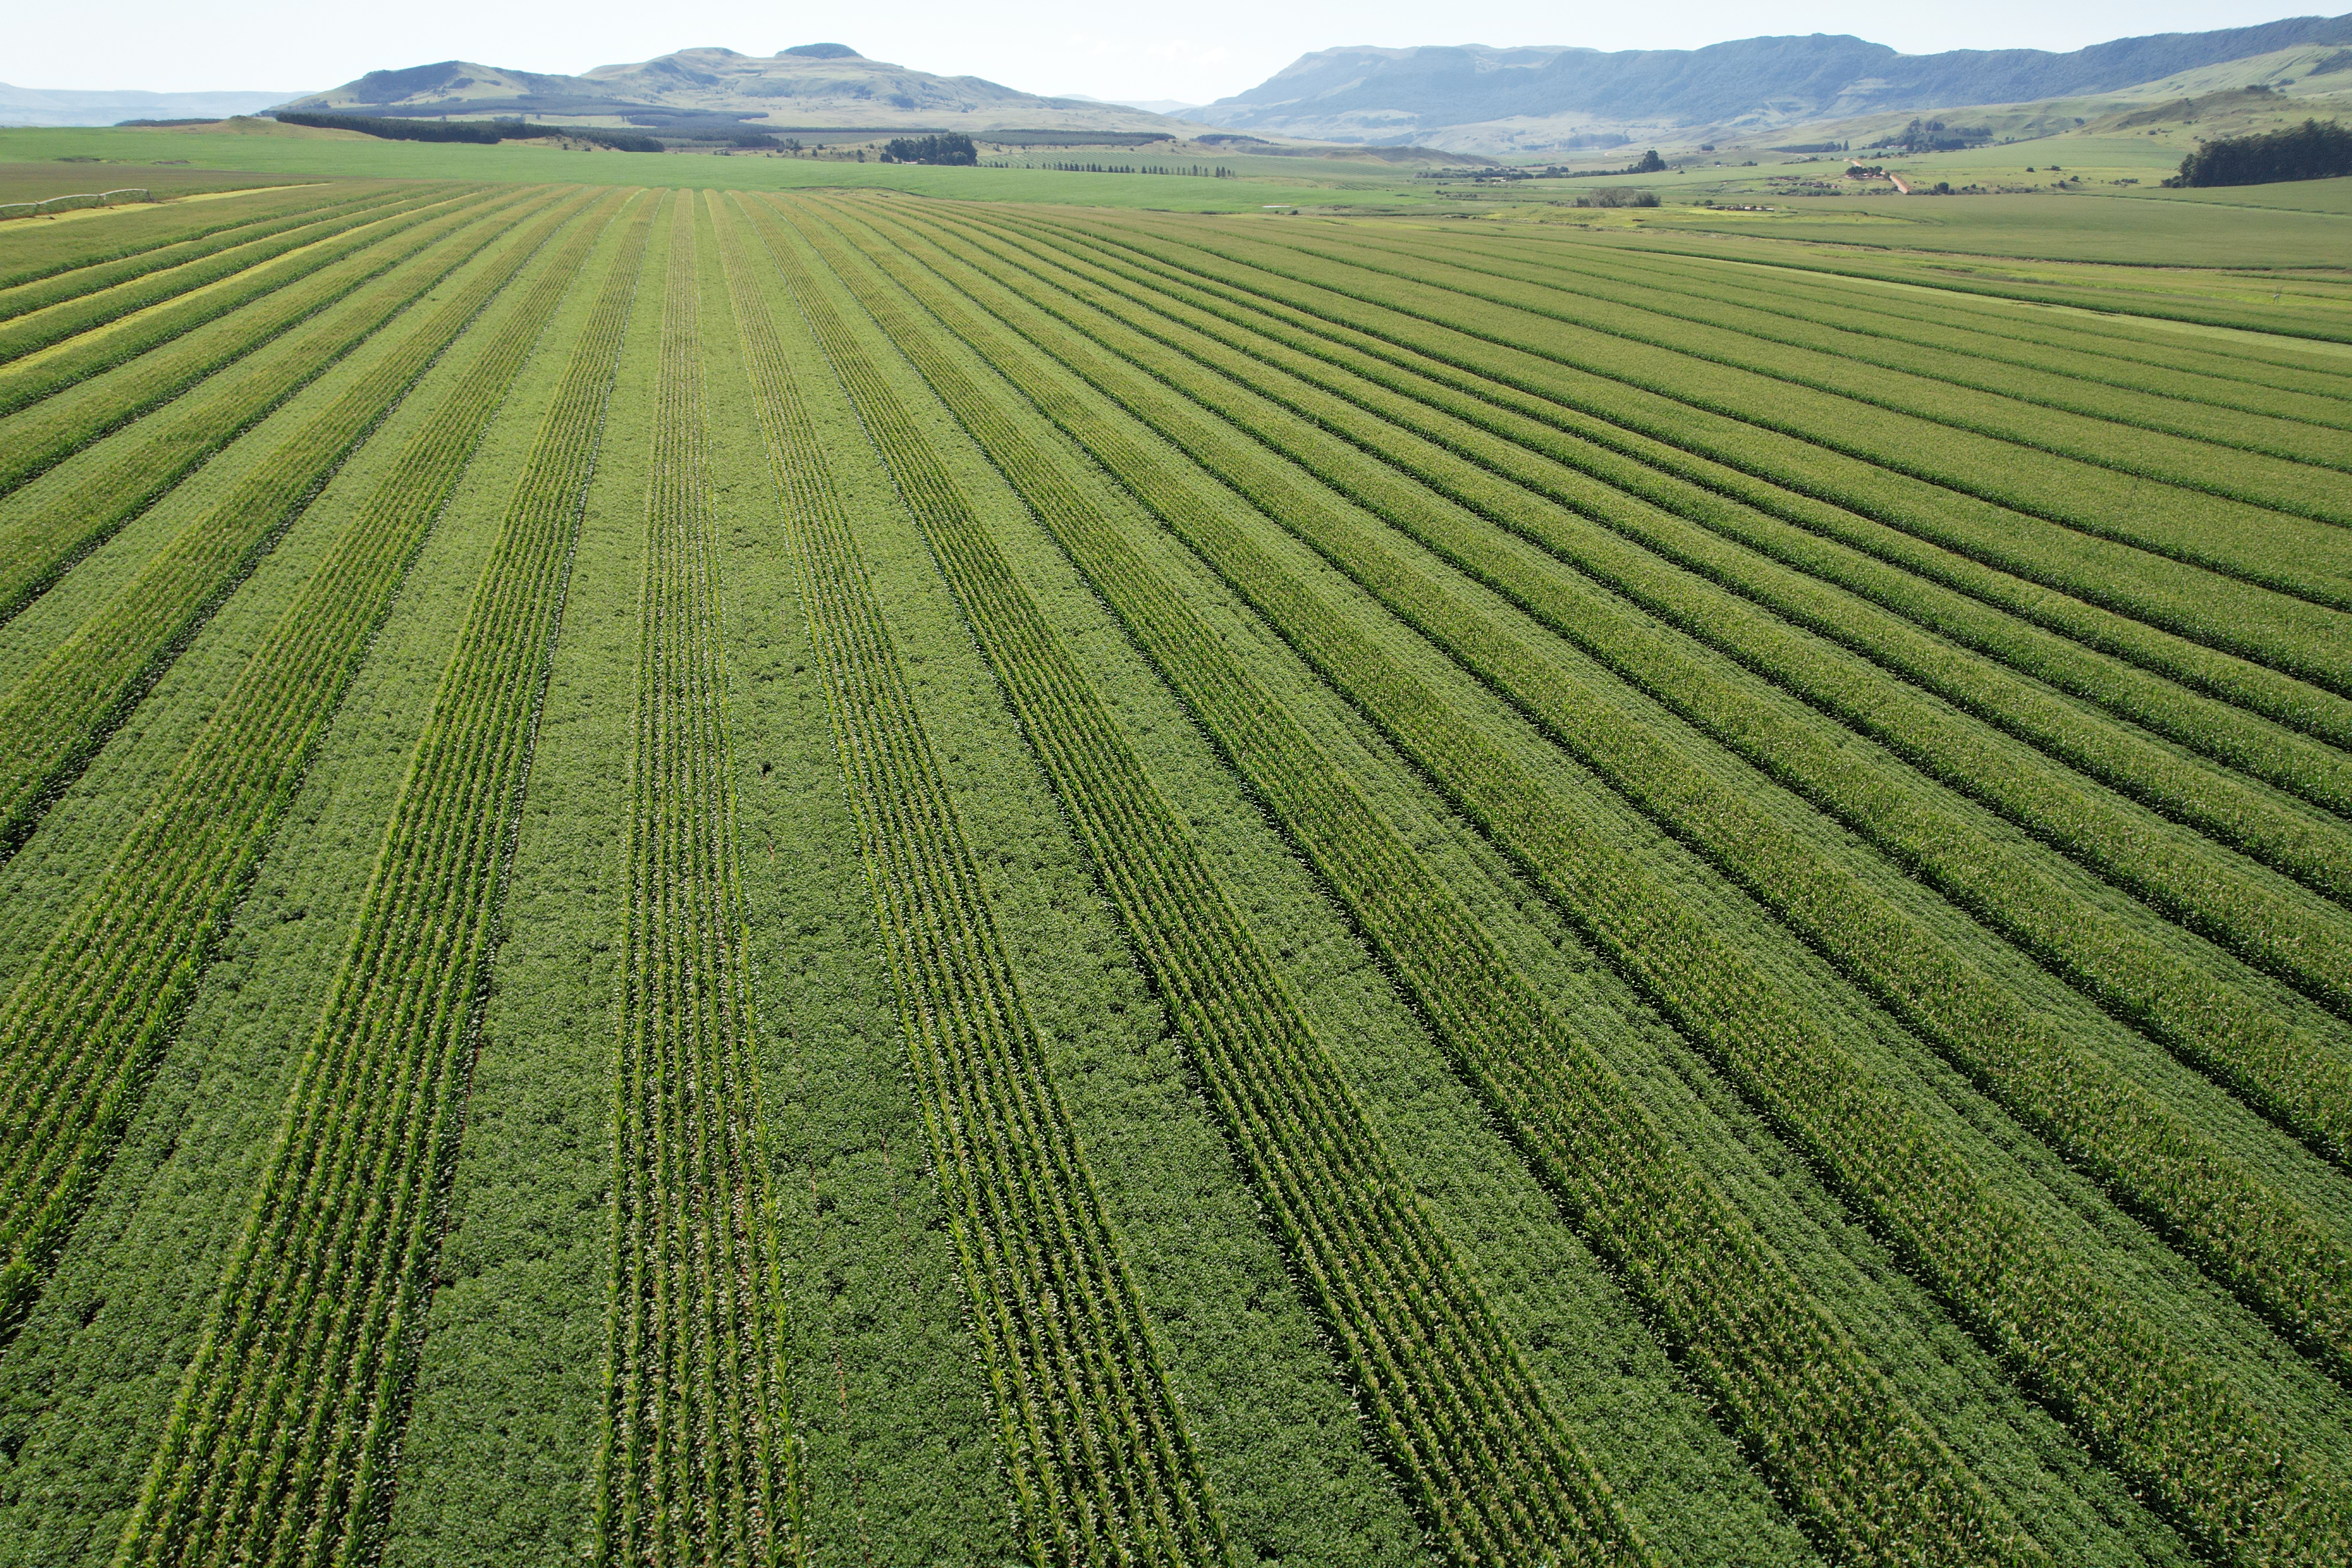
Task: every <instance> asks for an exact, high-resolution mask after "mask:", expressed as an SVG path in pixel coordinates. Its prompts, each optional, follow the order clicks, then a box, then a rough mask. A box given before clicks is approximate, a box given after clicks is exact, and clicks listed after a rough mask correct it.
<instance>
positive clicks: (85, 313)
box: [0, 195, 402, 363]
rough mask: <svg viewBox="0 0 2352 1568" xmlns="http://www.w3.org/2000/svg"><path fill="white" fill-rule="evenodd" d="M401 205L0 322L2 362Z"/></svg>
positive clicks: (321, 221)
mask: <svg viewBox="0 0 2352 1568" xmlns="http://www.w3.org/2000/svg"><path fill="white" fill-rule="evenodd" d="M397 205H402V204H401V198H400V197H397V196H393V195H384V196H379V197H378V198H376V199H375V200H374V201H373V202H370V203H368V204H367V205H364V206H362V207H360V208H359V209H358V210H356V211H343V212H337V213H331V214H330V215H328V216H324V217H319V218H314V219H312V220H311V221H310V222H309V223H306V224H304V225H302V226H299V227H295V228H290V229H283V230H280V231H278V232H276V233H272V234H268V235H263V236H259V237H255V238H253V239H249V240H247V241H246V242H245V243H244V244H243V245H238V246H233V247H227V248H225V249H222V250H219V251H215V252H214V253H213V254H211V255H209V256H204V257H199V258H194V259H191V260H187V261H184V262H182V263H181V264H180V265H178V266H177V267H173V268H163V269H159V270H157V271H154V272H150V273H148V274H146V275H144V276H143V277H140V278H134V279H127V280H125V281H123V282H121V283H117V284H114V285H113V286H112V287H110V288H106V289H92V290H91V291H89V292H88V293H85V294H77V295H75V296H73V297H72V298H71V299H68V300H59V301H58V302H57V303H56V304H53V305H50V306H48V307H47V308H46V309H44V310H35V311H32V312H29V313H27V314H25V315H20V316H17V317H16V318H15V319H14V320H12V321H6V322H5V323H0V363H9V362H12V361H15V360H19V359H22V358H24V357H25V356H26V354H30V353H39V352H40V351H41V350H43V349H46V348H50V347H53V346H55V345H57V344H58V343H62V342H65V341H66V340H67V339H68V338H71V337H75V336H78V335H79V334H80V333H82V332H87V331H94V330H96V329H97V328H100V327H103V326H105V325H107V324H108V323H109V322H111V321H119V320H121V318H122V317H124V316H128V315H130V314H131V313H132V312H133V311H137V310H152V309H153V308H154V307H155V306H158V305H161V304H163V302H164V301H166V300H174V299H177V298H179V297H180V296H181V295H183V294H190V293H194V291H195V290H197V289H202V288H205V286H207V285H208V284H215V283H219V282H221V281H222V280H224V279H233V278H235V277H236V275H237V274H238V273H240V272H243V271H246V270H247V268H254V267H258V266H260V265H261V264H262V263H264V262H267V261H274V260H276V259H277V258H278V257H281V256H284V255H286V254H288V253H289V252H290V251H298V250H301V249H303V248H304V247H309V246H312V245H317V244H319V243H320V242H321V241H323V240H328V239H332V238H333V237H335V236H337V235H340V234H345V233H348V232H350V231H351V230H352V229H354V228H358V227H361V226H364V225H367V224H369V223H372V222H373V221H374V220H375V219H376V218H377V217H378V216H382V214H383V212H384V211H385V210H386V209H389V208H393V207H395V206H397ZM225 291H226V292H236V290H225Z"/></svg>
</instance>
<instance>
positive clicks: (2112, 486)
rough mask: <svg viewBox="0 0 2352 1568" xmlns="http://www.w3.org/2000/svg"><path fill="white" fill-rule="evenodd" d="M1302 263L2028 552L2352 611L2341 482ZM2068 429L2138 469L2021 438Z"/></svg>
mask: <svg viewBox="0 0 2352 1568" xmlns="http://www.w3.org/2000/svg"><path fill="white" fill-rule="evenodd" d="M1325 243H1327V244H1328V242H1325ZM1286 249H1288V250H1289V251H1290V252H1291V253H1292V255H1293V257H1294V258H1295V260H1294V264H1296V263H1297V261H1305V262H1306V264H1307V268H1308V270H1309V271H1310V272H1312V273H1314V274H1316V275H1318V276H1324V277H1337V278H1343V279H1345V280H1346V286H1347V287H1348V288H1349V289H1367V291H1369V292H1370V293H1371V294H1372V295H1373V296H1375V297H1379V298H1383V299H1387V298H1390V297H1391V296H1392V295H1393V294H1394V292H1395V286H1396V285H1398V284H1400V283H1402V284H1404V285H1407V286H1408V288H1409V289H1410V292H1411V297H1412V300H1413V303H1414V305H1415V307H1416V309H1418V310H1421V311H1422V312H1423V313H1425V314H1427V315H1429V316H1431V317H1432V318H1433V319H1434V320H1437V321H1444V323H1446V324H1448V325H1452V326H1456V327H1460V328H1463V329H1464V330H1466V331H1472V332H1475V333H1476V334H1478V335H1481V336H1486V337H1492V338H1495V339H1497V340H1498V341H1503V342H1514V343H1518V344H1522V345H1525V346H1527V347H1528V348H1529V349H1530V351H1531V352H1533V353H1536V354H1538V355H1539V356H1541V357H1544V358H1548V359H1555V360H1558V361H1559V362H1561V363H1569V364H1573V365H1576V366H1578V367H1580V368H1581V369H1584V370H1587V371H1591V372H1593V373H1596V374H1600V375H1601V376H1603V377H1605V378H1607V379H1609V380H1611V381H1614V382H1618V383H1620V384H1623V385H1626V386H1632V387H1638V388H1640V389H1641V390H1643V391H1646V392H1651V393H1654V394H1656V395H1660V396H1664V397H1667V398H1670V399H1672V400H1674V401H1675V402H1676V403H1679V404H1682V405H1685V406H1687V407H1691V408H1695V409H1700V410H1704V411H1706V412H1708V413H1712V414H1717V415H1722V416H1727V417H1730V418H1734V419H1738V420H1740V421H1742V422H1743V423H1747V424H1750V425H1754V426H1757V427H1759V428H1760V429H1765V430H1770V431H1774V432H1777V433H1779V434H1780V435H1783V436H1786V437H1790V438H1792V439H1794V440H1797V441H1801V442H1803V443H1806V444H1807V445H1809V446H1812V447H1819V448H1821V449H1823V450H1825V451H1831V452H1837V453H1841V454H1843V455H1844V456H1846V457H1849V458H1855V459H1858V460H1860V461H1863V462H1865V463H1868V464H1870V465H1872V466H1873V467H1874V468H1879V469H1883V470H1885V471H1886V472H1889V473H1894V474H1903V475H1906V476H1909V477H1911V478H1913V479H1919V480H1922V481H1924V482H1926V483H1928V484H1931V485H1934V486H1937V488H1939V489H1947V490H1949V491H1951V492H1954V493H1955V494H1958V495H1964V496H1970V497H1973V498H1975V499H1977V500H1980V501H1982V502H1985V503H1986V504H1988V505H1991V506H1994V507H1998V508H2000V509H2001V510H2003V511H2004V512H2006V513H2008V514H2009V515H2010V516H2011V518H2012V519H2013V520H2014V521H2012V522H2011V527H2012V528H2017V529H2021V531H2023V532H2024V533H2025V534H2026V535H2027V536H2028V537H2031V536H2032V535H2033V534H2034V533H2036V532H2046V531H2049V530H2050V529H2052V528H2061V529H2065V530H2071V531H2079V532H2082V533H2085V534H2089V535H2092V536H2094V537H2097V538H2102V539H2106V540H2111V541H2114V542H2117V543H2121V544H2126V545H2128V546H2130V547H2132V548H2133V549H2136V550H2141V551H2146V552H2150V553H2152V554H2154V555H2157V556H2159V557H2162V558H2164V559H2168V560H2174V561H2181V562H2187V563H2193V564H2196V565H2200V566H2203V567H2205V568H2206V569H2208V570H2209V571H2212V572H2217V573H2221V574H2225V575H2227V576H2231V577H2233V578H2236V579H2238V580H2240V581H2242V582H2246V583H2252V584H2259V585H2261V586H2263V587H2267V588H2271V589H2273V590H2275V591H2277V592H2280V593H2284V594H2291V595H2295V596H2297V597H2300V598H2304V599H2308V600H2310V601H2312V602H2313V603H2315V604H2323V605H2333V606H2335V607H2336V608H2339V609H2341V608H2345V607H2347V606H2352V571H2347V565H2346V563H2345V562H2344V560H2343V558H2342V556H2343V552H2342V550H2341V548H2340V546H2341V542H2342V539H2343V537H2344V535H2343V531H2342V529H2341V527H2339V526H2336V525H2337V524H2341V523H2343V522H2346V521H2352V506H2347V503H2346V502H2345V500H2344V499H2343V496H2342V493H2341V492H2342V491H2343V489H2344V485H2343V481H2342V479H2341V477H2340V476H2339V475H2337V474H2336V473H2334V472H2332V471H2329V470H2323V469H2314V468H2309V467H2307V466H2304V465H2294V464H2282V463H2278V462H2277V461H2276V460H2274V459H2271V458H2257V457H2255V456H2253V455H2252V454H2248V453H2231V452H2226V451H2221V450H2218V449H2214V448H2210V447H2201V446H2200V445H2198V444H2195V443H2188V444H2182V443H2179V442H2174V441H2171V440H2170V438H2168V437H2165V438H2159V437H2153V436H2145V435H2143V434H2141V433H2139V432H2135V431H2132V430H2130V429H2128V428H2125V427H2122V426H2113V425H2108V424H2105V423H2104V422H2102V421H2097V420H2087V421H2086V420H2078V419H2077V418H2076V417H2075V416H2072V415H2062V414H2058V413H2056V412H2054V411H2053V410H2050V409H2046V408H2045V409H2033V410H2031V411H2030V412H2028V413H2026V414H2025V415H2024V416H2023V418H2024V424H2023V425H2022V426H2019V425H2018V424H2017V423H2016V422H2015V421H2010V420H2003V419H2001V418H2000V417H1998V416H1997V415H1996V413H1995V412H1994V410H1995V408H1996V404H1995V403H1994V401H1992V400H1988V399H1986V398H1984V397H1983V396H1982V395H1978V394H1973V393H1965V392H1963V393H1952V392H1949V391H1948V390H1946V389H1944V388H1942V387H1940V386H1938V385H1937V384H1935V383H1933V382H1929V381H1925V380H1924V379H1923V378H1921V377H1918V376H1908V375H1902V374H1899V373H1895V372H1887V371H1881V370H1877V369H1875V368H1874V367H1871V366H1867V365H1862V364H1857V363H1853V362H1851V361H1846V360H1842V359H1839V358H1837V357H1836V356H1833V355H1824V354H1819V353H1813V352H1811V351H1808V350H1800V349H1793V348H1790V347H1788V346H1786V345H1780V344H1775V345H1770V346H1769V347H1767V346H1766V345H1763V344H1761V343H1759V344H1758V345H1757V346H1756V348H1755V349H1754V350H1748V349H1746V348H1744V347H1743V346H1742V345H1741V343H1740V342H1739V340H1738V338H1737V337H1735V336H1734V335H1733V334H1731V333H1729V332H1716V331H1710V330H1707V329H1706V328H1703V327H1697V326H1694V325H1692V324H1691V323H1688V322H1675V321H1669V320H1668V319H1667V318H1665V317H1662V316H1658V315H1655V314H1653V313H1651V312H1648V311H1644V310H1638V309H1631V308H1627V307H1623V306H1619V305H1615V304H1612V303H1610V302H1608V301H1606V300H1601V299H1599V298H1596V297H1594V296H1591V295H1589V294H1570V293H1567V292H1565V291H1563V290H1559V289H1529V288H1528V287H1526V286H1524V285H1520V286H1512V285H1509V284H1505V283H1502V282H1498V281H1495V280H1491V279H1482V278H1481V277H1480V276H1479V275H1478V274H1477V273H1475V272H1472V271H1469V270H1467V269H1465V268H1461V267H1460V266H1458V265H1444V264H1437V263H1432V262H1430V261H1428V260H1426V259H1422V258H1412V259H1411V260H1407V259H1404V258H1390V257H1387V256H1385V255H1381V254H1380V253H1378V252H1376V251H1373V250H1371V249H1370V247H1349V248H1345V249H1330V250H1326V249H1323V248H1320V247H1318V246H1317V245H1315V244H1313V243H1311V242H1294V243H1293V244H1291V245H1290V246H1287V247H1286ZM1334 268H1337V269H1338V270H1337V271H1334V270H1333V269H1334ZM1562 327H1568V328H1571V329H1575V331H1573V333H1572V334H1563V332H1562V331H1560V329H1561V328H1562ZM1929 409H1932V410H1933V412H1932V413H1929V412H1925V410H1929ZM2062 428H2064V429H2073V430H2074V431H2075V434H2076V439H2075V442H2074V445H2077V446H2080V447H2084V448H2086V449H2090V450H2104V451H2106V452H2120V453H2136V454H2137V456H2132V457H2128V458H2117V462H2118V464H2120V465H2121V466H2120V467H2105V466H2101V465H2100V464H2096V463H2092V462H2087V461H2084V459H2083V458H2078V457H2074V456H2069V455H2062V454H2058V453H2053V452H2044V451H2042V450H2040V449H2037V448H2035V447H2031V446H2027V445H2024V444H2022V443H2021V440H2020V438H2019V435H2018V432H2019V430H2020V429H2023V430H2026V431H2033V430H2042V431H2056V430H2059V429H2062ZM2184 445H2185V447H2186V449H2185V450H2183V449H2181V448H2182V447H2184ZM2158 448H2162V450H2161V452H2159V451H2158ZM2200 471H2202V472H2203V473H2205V474H2208V475H2210V476H2212V484H2213V486H2214V487H2218V488H2204V489H2200V491H2199V492H2198V493H2194V494H2191V493H2184V492H2183V490H2182V489H2180V484H2181V481H2182V479H2183V478H2184V476H2186V475H2189V474H2193V473H2197V472H2200ZM2029 520H2031V521H2029Z"/></svg>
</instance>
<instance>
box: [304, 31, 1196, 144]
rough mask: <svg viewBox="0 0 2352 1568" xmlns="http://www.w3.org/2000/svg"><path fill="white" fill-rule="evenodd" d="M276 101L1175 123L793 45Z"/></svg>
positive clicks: (458, 72)
mask: <svg viewBox="0 0 2352 1568" xmlns="http://www.w3.org/2000/svg"><path fill="white" fill-rule="evenodd" d="M278 107H279V108H282V109H301V110H331V111H338V112H344V113H355V114H394V115H415V116H420V117H438V116H452V115H454V116H464V117H467V118H477V117H481V116H486V115H522V116H526V117H539V116H548V117H554V118H561V119H564V120H572V121H600V122H606V123H625V124H630V125H644V126H669V125H677V124H679V123H681V122H693V121H714V120H716V121H735V122H739V123H741V124H744V125H746V126H750V127H754V128H758V129H762V130H776V131H783V130H827V129H835V128H849V127H857V128H861V129H868V130H879V129H897V128H899V127H905V128H908V129H914V128H918V127H919V128H923V129H933V130H949V131H966V132H979V131H988V130H994V129H998V128H1001V127H1007V126H1019V127H1023V128H1027V129H1036V130H1072V131H1076V130H1098V131H1159V130H1169V131H1171V132H1172V131H1173V129H1174V128H1173V127H1172V126H1171V124H1170V122H1169V121H1167V120H1166V119H1164V118H1162V117H1161V116H1160V115H1156V114H1149V113H1145V112H1144V111H1142V110H1135V109H1129V108H1127V107H1125V106H1124V105H1120V104H1110V103H1091V102H1085V101H1081V100H1076V99H1066V98H1041V97H1039V96H1038V95H1036V94H1034V93H1027V92H1020V91H1017V90H1015V89H1012V88H1009V87H1003V86H1000V85H999V84H997V83H995V82H992V81H987V80H983V79H981V78H979V77H976V76H958V77H942V76H933V75H931V74H930V73H929V72H928V71H919V70H910V69H908V68H907V67H905V66H897V65H891V64H888V63H887V62H885V61H882V60H869V59H867V58H866V57H864V56H863V55H860V54H859V53H858V52H857V51H856V50H855V49H852V48H850V47H847V46H846V45H843V44H803V45H800V46H799V47H794V48H789V49H785V50H782V52H780V53H778V54H775V55H771V56H754V55H743V54H738V53H736V52H735V51H734V50H733V49H726V48H715V47H713V48H693V49H680V50H678V51H677V53H675V54H668V55H664V56H662V57H661V58H658V59H652V60H645V61H640V62H638V63H635V64H627V65H610V66H599V67H597V68H595V69H594V70H592V71H589V72H588V73H587V74H585V75H584V76H551V75H544V74H541V73H539V72H535V71H522V70H511V69H508V68H504V67H499V66H485V65H478V64H475V63H474V62H472V61H469V60H442V61H440V62H438V63H436V64H433V65H424V66H412V67H409V68H406V69H403V70H381V71H370V72H369V73H368V74H367V75H365V76H363V77H361V78H360V79H358V80H356V81H349V82H345V83H344V84H343V85H342V86H341V87H337V88H331V89H328V90H327V91H325V92H320V93H313V94H310V96H308V97H304V98H299V99H296V100H293V101H291V102H289V103H284V104H280V105H278Z"/></svg>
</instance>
